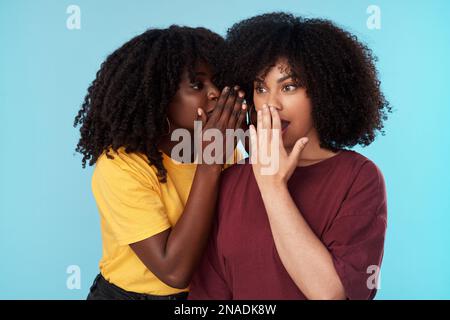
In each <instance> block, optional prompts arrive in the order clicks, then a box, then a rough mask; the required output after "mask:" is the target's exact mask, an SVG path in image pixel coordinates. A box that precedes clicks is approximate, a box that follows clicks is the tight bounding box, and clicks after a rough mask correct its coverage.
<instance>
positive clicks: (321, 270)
mask: <svg viewBox="0 0 450 320" xmlns="http://www.w3.org/2000/svg"><path fill="white" fill-rule="evenodd" d="M286 66H287V62H286V60H285V59H280V60H279V61H278V62H277V64H276V66H275V67H273V68H272V69H270V71H269V73H268V74H267V75H266V77H265V79H260V80H263V82H262V81H260V80H258V81H256V82H255V84H254V94H255V95H254V102H255V107H256V110H257V128H258V129H256V128H255V127H254V126H253V125H251V126H250V139H251V154H252V168H253V172H254V175H255V178H256V181H257V184H258V187H259V190H260V192H261V196H262V199H263V202H264V206H265V208H266V211H267V215H268V218H269V223H270V227H271V230H272V234H273V238H274V242H275V246H276V248H277V252H278V254H279V256H280V259H281V261H282V263H283V265H284V267H285V268H286V270H287V272H288V273H289V275H290V276H291V278H292V280H293V281H294V282H295V283H296V285H297V287H298V288H299V289H300V290H301V291H302V292H303V293H304V294H305V296H306V297H307V298H308V299H327V300H329V299H345V298H346V295H345V290H344V287H343V285H342V283H341V280H340V278H339V276H338V274H337V272H336V269H335V268H334V264H333V260H332V256H331V254H330V253H329V251H328V249H327V248H326V247H325V245H323V243H322V242H321V241H320V239H319V238H318V237H317V236H316V235H315V234H314V232H313V231H312V230H311V228H310V227H309V225H308V223H307V222H306V221H305V219H304V218H303V215H302V213H301V212H300V210H299V209H298V208H297V206H296V205H295V203H294V201H293V199H292V197H291V195H290V193H289V191H288V188H287V181H288V180H289V178H290V177H291V175H292V173H293V172H294V170H295V168H296V167H297V166H307V165H311V164H313V163H316V162H320V161H323V160H325V159H327V158H329V157H332V156H335V155H336V153H334V152H332V151H330V150H325V149H322V148H320V146H319V138H318V134H317V131H316V130H315V128H314V124H313V121H312V118H311V103H310V100H309V98H308V96H307V95H306V89H305V88H302V87H300V86H298V85H295V81H293V79H292V78H290V77H289V72H288V73H285V72H282V70H284V69H286ZM281 119H284V120H288V121H290V125H289V126H288V127H287V129H286V131H285V132H284V133H282V132H281ZM273 129H275V130H273ZM276 136H277V137H276ZM276 138H278V139H279V140H278V141H282V142H283V143H278V144H275V141H276V140H275V139H276ZM272 147H274V148H275V149H274V150H275V152H278V154H279V170H277V171H276V173H275V174H270V175H267V174H265V175H264V174H262V171H261V169H262V168H263V165H262V164H261V163H260V162H258V161H257V158H258V157H261V152H262V151H261V150H271V149H270V148H272ZM270 161H273V158H271V159H270ZM268 165H269V166H270V165H271V162H269V164H268ZM274 194H276V195H277V196H276V197H273V195H274Z"/></svg>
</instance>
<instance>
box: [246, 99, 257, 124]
mask: <svg viewBox="0 0 450 320" xmlns="http://www.w3.org/2000/svg"><path fill="white" fill-rule="evenodd" d="M254 111H256V110H255V105H254V104H252V105H251V106H250V108H248V109H247V115H246V121H247V125H248V126H249V125H251V124H253V125H254V126H256V122H255V123H253V122H254V121H253V120H252V118H253V115H254Z"/></svg>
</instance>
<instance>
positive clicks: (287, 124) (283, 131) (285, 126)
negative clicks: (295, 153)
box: [281, 119, 291, 134]
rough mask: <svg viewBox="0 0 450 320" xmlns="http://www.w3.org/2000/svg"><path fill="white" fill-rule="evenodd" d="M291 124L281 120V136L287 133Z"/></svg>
mask: <svg viewBox="0 0 450 320" xmlns="http://www.w3.org/2000/svg"><path fill="white" fill-rule="evenodd" d="M290 123H291V122H290V121H287V120H283V119H282V120H281V134H284V133H285V132H286V131H287V128H288V127H289V124H290Z"/></svg>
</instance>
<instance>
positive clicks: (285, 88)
mask: <svg viewBox="0 0 450 320" xmlns="http://www.w3.org/2000/svg"><path fill="white" fill-rule="evenodd" d="M297 88H298V86H297V85H295V84H287V85H285V86H283V89H282V91H283V92H290V91H294V90H296V89H297Z"/></svg>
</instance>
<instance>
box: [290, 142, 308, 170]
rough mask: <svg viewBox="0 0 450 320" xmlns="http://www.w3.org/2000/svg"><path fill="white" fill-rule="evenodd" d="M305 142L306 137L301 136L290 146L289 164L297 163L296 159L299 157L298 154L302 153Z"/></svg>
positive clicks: (294, 164)
mask: <svg viewBox="0 0 450 320" xmlns="http://www.w3.org/2000/svg"><path fill="white" fill-rule="evenodd" d="M307 143H308V138H307V137H303V138H301V139H298V140H297V142H296V143H295V145H294V147H293V148H292V151H291V153H290V154H289V164H290V165H291V166H296V165H297V163H298V160H299V159H300V154H301V153H302V151H303V149H304V148H305V146H306V144H307Z"/></svg>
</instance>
